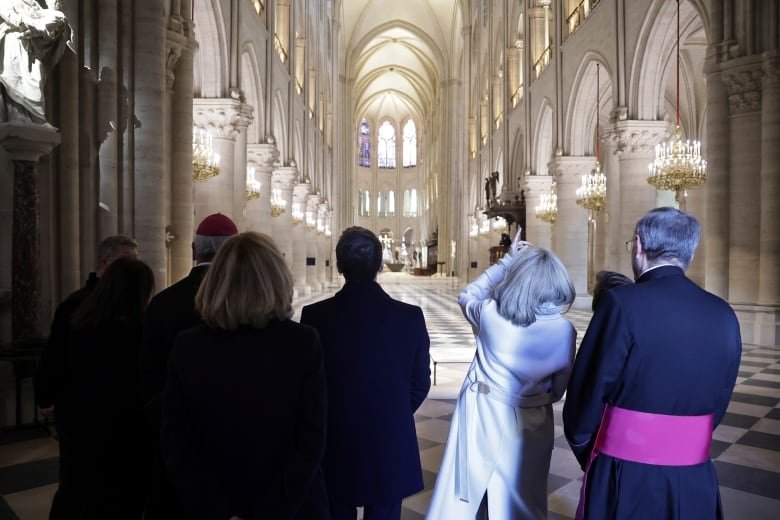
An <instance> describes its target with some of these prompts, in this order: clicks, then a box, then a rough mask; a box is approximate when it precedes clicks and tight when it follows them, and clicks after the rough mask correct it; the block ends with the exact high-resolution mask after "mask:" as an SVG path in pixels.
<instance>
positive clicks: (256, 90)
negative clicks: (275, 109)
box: [240, 43, 265, 143]
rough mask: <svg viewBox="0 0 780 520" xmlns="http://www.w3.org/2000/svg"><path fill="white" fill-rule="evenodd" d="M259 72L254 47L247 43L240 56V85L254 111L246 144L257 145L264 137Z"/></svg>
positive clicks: (263, 110)
mask: <svg viewBox="0 0 780 520" xmlns="http://www.w3.org/2000/svg"><path fill="white" fill-rule="evenodd" d="M259 70H260V69H259V67H258V65H257V56H256V54H255V49H254V46H253V45H252V44H250V43H247V44H246V45H245V46H244V52H243V53H242V54H241V76H240V83H241V90H242V91H243V92H244V96H245V97H246V102H247V103H248V104H250V105H252V107H253V108H254V109H255V117H254V119H252V122H251V123H250V124H249V127H248V128H247V142H248V143H259V142H261V141H263V137H264V135H265V104H264V102H263V100H264V99H265V96H264V95H263V82H262V81H261V78H260V74H259Z"/></svg>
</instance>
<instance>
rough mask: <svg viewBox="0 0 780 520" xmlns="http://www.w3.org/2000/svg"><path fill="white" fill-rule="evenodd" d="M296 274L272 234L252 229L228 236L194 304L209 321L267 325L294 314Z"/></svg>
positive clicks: (235, 325) (220, 325) (234, 326)
mask: <svg viewBox="0 0 780 520" xmlns="http://www.w3.org/2000/svg"><path fill="white" fill-rule="evenodd" d="M292 297H293V279H292V273H290V269H289V268H288V267H287V264H286V263H285V261H284V258H283V257H282V254H281V253H280V252H279V250H278V249H277V248H276V244H274V242H273V240H272V239H271V237H269V236H267V235H263V234H261V233H255V232H254V231H249V232H247V233H241V234H239V235H236V236H234V237H231V238H230V239H228V240H227V242H225V243H224V244H222V247H220V248H219V251H218V252H217V254H216V256H215V257H214V261H213V263H212V264H211V266H210V267H209V270H208V271H207V272H206V276H205V277H204V278H203V283H201V285H200V289H199V290H198V293H197V294H196V295H195V309H196V310H197V311H198V312H199V313H200V315H201V317H202V318H203V321H205V322H206V324H207V325H208V326H209V327H214V328H219V329H223V330H236V329H237V328H238V326H239V325H250V326H252V327H255V328H259V329H261V328H263V327H265V326H266V324H267V323H268V320H269V319H271V318H276V319H278V320H284V319H287V318H289V317H290V316H291V315H292Z"/></svg>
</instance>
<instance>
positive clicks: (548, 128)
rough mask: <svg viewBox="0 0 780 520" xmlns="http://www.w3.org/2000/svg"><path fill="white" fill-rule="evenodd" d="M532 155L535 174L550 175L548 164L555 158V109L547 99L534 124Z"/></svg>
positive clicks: (544, 100)
mask: <svg viewBox="0 0 780 520" xmlns="http://www.w3.org/2000/svg"><path fill="white" fill-rule="evenodd" d="M532 154H533V156H532V157H531V160H532V161H533V171H534V174H536V175H549V173H548V171H547V164H548V163H549V162H550V160H551V159H552V156H553V109H552V104H551V103H550V100H549V99H548V98H546V97H545V98H544V99H542V104H541V107H540V109H539V115H538V116H537V118H536V123H535V124H534V134H533V146H532Z"/></svg>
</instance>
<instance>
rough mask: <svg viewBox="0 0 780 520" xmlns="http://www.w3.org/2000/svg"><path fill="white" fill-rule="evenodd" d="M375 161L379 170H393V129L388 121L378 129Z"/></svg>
mask: <svg viewBox="0 0 780 520" xmlns="http://www.w3.org/2000/svg"><path fill="white" fill-rule="evenodd" d="M376 159H377V166H379V167H380V168H395V128H393V125H391V124H390V122H389V121H385V122H384V123H382V125H381V126H380V127H379V135H378V136H377V150H376Z"/></svg>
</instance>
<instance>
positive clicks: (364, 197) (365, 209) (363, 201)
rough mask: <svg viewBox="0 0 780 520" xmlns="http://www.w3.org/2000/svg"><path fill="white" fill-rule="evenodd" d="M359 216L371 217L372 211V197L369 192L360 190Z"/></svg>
mask: <svg viewBox="0 0 780 520" xmlns="http://www.w3.org/2000/svg"><path fill="white" fill-rule="evenodd" d="M358 201H359V206H358V215H359V216H361V217H368V216H370V215H371V211H370V203H371V197H370V195H369V193H368V190H360V191H358Z"/></svg>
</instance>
